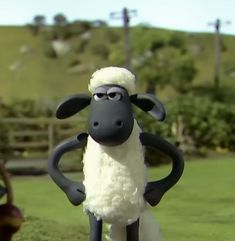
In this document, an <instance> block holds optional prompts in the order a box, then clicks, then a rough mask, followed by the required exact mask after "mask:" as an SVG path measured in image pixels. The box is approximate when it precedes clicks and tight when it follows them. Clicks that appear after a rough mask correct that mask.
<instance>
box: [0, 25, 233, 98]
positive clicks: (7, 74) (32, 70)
mask: <svg viewBox="0 0 235 241" xmlns="http://www.w3.org/2000/svg"><path fill="white" fill-rule="evenodd" d="M111 31H113V33H115V34H116V35H117V38H118V42H117V43H115V41H113V40H112V38H111V37H110V35H111V34H110V33H111ZM139 31H140V28H133V29H131V38H132V39H131V40H132V47H133V56H134V55H135V54H136V53H135V52H138V53H139V52H140V53H139V54H140V55H142V54H143V51H144V50H143V46H144V45H145V43H146V42H149V41H150V39H151V38H154V39H167V38H168V37H169V36H170V34H172V31H170V30H164V29H157V28H150V29H148V30H146V31H145V32H144V33H145V34H143V32H141V35H140V34H139ZM91 34H92V37H91V39H90V40H89V41H88V42H87V45H86V47H85V49H84V51H83V52H76V50H77V46H78V44H79V42H81V39H80V37H79V36H76V37H73V38H72V39H70V40H68V42H69V44H70V47H71V49H72V51H70V52H69V53H67V54H66V55H65V56H63V57H59V58H57V59H50V58H48V57H46V55H45V51H46V49H47V48H48V46H49V45H50V42H49V41H46V40H45V37H44V35H43V34H40V35H39V36H33V35H32V34H31V32H30V31H29V29H28V28H27V27H14V26H5V27H3V26H0V86H1V94H0V95H1V97H3V98H4V99H6V100H11V99H12V98H14V97H17V98H34V99H38V98H39V99H40V98H44V99H51V98H61V97H63V96H67V95H70V94H72V93H76V92H87V84H88V81H89V78H90V76H91V74H92V73H93V71H94V70H96V69H97V68H100V67H104V66H109V65H112V64H113V59H112V57H109V58H108V59H102V58H101V57H99V56H98V54H97V53H96V52H95V50H94V49H95V47H97V46H100V45H102V44H103V45H105V47H107V49H108V51H110V55H109V56H112V55H115V54H116V52H117V49H118V53H120V52H122V51H123V53H124V50H123V31H122V29H120V28H114V29H113V28H98V29H93V30H92V31H91ZM179 34H181V35H182V36H184V39H185V40H186V45H187V47H188V49H189V50H191V52H192V54H193V56H194V59H195V63H196V67H197V70H198V74H197V76H196V77H195V79H194V84H195V86H198V85H200V86H201V85H202V86H205V87H207V88H208V86H209V87H211V86H213V75H214V74H213V73H214V35H213V34H203V33H202V34H187V33H184V32H179ZM140 36H141V37H140ZM151 36H152V37H151ZM110 38H111V39H110ZM137 40H138V41H137ZM223 44H224V46H225V48H224V51H223V53H222V70H221V85H222V86H223V87H226V88H227V89H230V88H232V87H234V76H233V75H234V72H235V61H234V56H233V53H234V51H235V45H234V36H229V35H224V36H223ZM22 46H28V47H29V48H30V49H31V51H29V52H25V53H23V52H22V51H20V50H21V49H22ZM74 60H78V61H80V63H81V66H82V67H85V69H84V70H82V71H81V70H80V71H78V72H73V73H72V72H71V71H70V70H69V64H70V63H71V62H72V61H74ZM17 64H18V67H17V68H16V69H15V70H11V69H10V66H12V65H17ZM137 77H138V76H137ZM140 85H141V84H140ZM139 88H140V89H142V88H143V86H139ZM227 89H226V90H227ZM227 91H228V90H227ZM166 96H169V93H166ZM231 96H234V94H231Z"/></svg>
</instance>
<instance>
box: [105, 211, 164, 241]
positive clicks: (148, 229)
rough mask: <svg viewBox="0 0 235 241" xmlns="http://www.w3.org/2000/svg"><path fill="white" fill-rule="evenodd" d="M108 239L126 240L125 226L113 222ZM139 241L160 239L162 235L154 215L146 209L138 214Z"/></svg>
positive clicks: (113, 240) (110, 240)
mask: <svg viewBox="0 0 235 241" xmlns="http://www.w3.org/2000/svg"><path fill="white" fill-rule="evenodd" d="M106 238H107V240H109V241H126V227H125V226H123V225H118V224H113V225H111V227H110V237H106ZM139 241H162V235H161V232H160V229H159V226H158V224H157V223H156V221H155V218H154V216H153V215H152V213H150V212H149V211H148V210H144V211H143V212H142V213H141V214H140V226H139Z"/></svg>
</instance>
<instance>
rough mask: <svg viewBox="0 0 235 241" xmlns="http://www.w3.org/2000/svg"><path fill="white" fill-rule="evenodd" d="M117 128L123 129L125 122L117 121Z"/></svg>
mask: <svg viewBox="0 0 235 241" xmlns="http://www.w3.org/2000/svg"><path fill="white" fill-rule="evenodd" d="M115 126H116V127H118V128H121V127H122V126H123V121H122V120H116V121H115Z"/></svg>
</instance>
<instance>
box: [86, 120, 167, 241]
mask: <svg viewBox="0 0 235 241" xmlns="http://www.w3.org/2000/svg"><path fill="white" fill-rule="evenodd" d="M140 133H141V129H140V127H139V126H138V124H137V122H136V120H135V122H134V128H133V131H132V133H131V135H130V137H129V139H128V140H127V141H126V142H124V143H123V144H121V145H120V146H116V147H106V146H102V145H100V144H98V143H97V142H95V141H94V140H93V139H92V138H91V137H90V136H89V137H88V142H87V147H86V151H85V153H84V157H83V164H84V168H83V171H84V182H83V183H84V186H85V189H86V200H85V201H84V203H83V205H84V209H85V211H90V212H92V213H94V214H95V216H96V217H97V219H102V220H103V221H104V222H106V223H109V224H111V225H109V230H110V235H109V236H108V237H106V238H107V240H109V241H125V240H126V236H125V235H126V225H128V224H131V223H133V222H134V221H136V220H137V219H138V218H140V241H161V240H162V238H161V234H160V231H159V227H158V225H157V223H156V222H155V219H154V217H153V216H152V215H151V213H150V212H149V211H148V210H146V209H147V204H146V202H145V200H144V198H143V194H144V190H145V185H146V183H147V175H146V174H147V173H146V171H147V170H146V166H145V164H144V150H143V146H142V145H141V142H140V139H139V135H140Z"/></svg>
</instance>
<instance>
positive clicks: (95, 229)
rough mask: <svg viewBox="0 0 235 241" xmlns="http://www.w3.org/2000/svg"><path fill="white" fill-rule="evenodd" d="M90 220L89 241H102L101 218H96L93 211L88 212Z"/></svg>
mask: <svg viewBox="0 0 235 241" xmlns="http://www.w3.org/2000/svg"><path fill="white" fill-rule="evenodd" d="M88 215H89V222H90V241H102V220H97V218H96V217H95V215H94V214H93V213H90V212H89V213H88Z"/></svg>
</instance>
